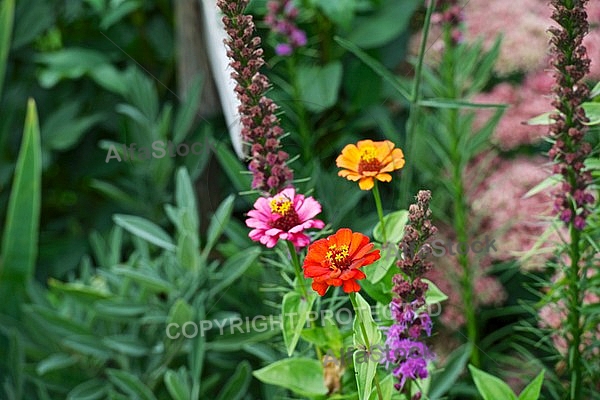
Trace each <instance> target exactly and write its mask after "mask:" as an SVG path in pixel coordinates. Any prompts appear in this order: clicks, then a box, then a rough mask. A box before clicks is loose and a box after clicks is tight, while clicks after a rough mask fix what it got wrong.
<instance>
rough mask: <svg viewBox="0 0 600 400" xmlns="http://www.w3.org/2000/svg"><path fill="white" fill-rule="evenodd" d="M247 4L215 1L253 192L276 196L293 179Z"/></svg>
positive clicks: (258, 38)
mask: <svg viewBox="0 0 600 400" xmlns="http://www.w3.org/2000/svg"><path fill="white" fill-rule="evenodd" d="M248 2H249V0H218V1H217V6H218V7H219V8H220V9H221V10H222V11H223V14H224V16H223V23H224V25H225V29H226V31H227V34H228V35H229V39H227V40H226V41H225V43H226V45H227V46H228V47H229V50H228V51H227V56H228V57H229V58H230V59H231V60H232V61H231V64H230V65H231V68H232V69H233V72H232V74H231V75H232V77H233V79H234V80H235V81H236V82H237V86H236V88H235V92H236V94H237V96H238V98H239V100H240V103H241V105H240V107H239V113H240V116H241V122H242V140H243V141H244V142H245V143H246V145H247V146H248V148H249V164H248V169H249V170H250V171H251V172H252V174H253V176H254V179H253V180H252V188H253V189H257V190H261V191H265V192H270V193H271V194H275V193H277V192H279V191H280V190H281V189H283V188H285V187H286V186H287V185H288V184H289V183H290V182H291V180H292V178H293V172H292V170H291V169H290V168H289V167H288V166H287V164H286V161H287V160H288V158H289V156H288V154H287V153H286V152H285V151H283V150H281V143H280V137H281V135H282V134H283V133H284V132H283V129H282V128H281V126H280V121H279V119H278V118H277V116H276V115H275V112H276V110H277V105H276V104H275V103H274V102H273V100H271V99H269V98H268V97H266V95H265V94H266V92H267V90H268V89H269V87H270V83H269V80H268V79H267V77H266V76H265V75H263V74H262V73H260V68H261V67H262V66H263V65H264V63H265V61H264V59H263V57H262V56H263V49H262V48H261V47H260V45H261V40H260V37H258V36H255V35H254V31H255V26H254V22H253V19H252V16H251V15H244V10H245V9H246V6H247V5H248Z"/></svg>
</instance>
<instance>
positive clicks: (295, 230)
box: [246, 188, 325, 248]
mask: <svg viewBox="0 0 600 400" xmlns="http://www.w3.org/2000/svg"><path fill="white" fill-rule="evenodd" d="M320 212H321V205H320V204H319V202H317V201H316V200H315V199H314V198H312V197H304V195H301V194H296V190H295V189H294V188H287V189H284V190H282V191H281V192H279V193H278V194H276V195H275V196H273V197H261V198H259V199H258V200H256V202H255V203H254V210H251V211H250V212H248V216H249V217H250V218H248V219H247V220H246V225H247V226H248V227H250V228H254V229H253V230H252V231H250V233H249V234H248V236H250V238H251V239H252V240H254V241H255V242H260V243H262V244H264V245H265V246H267V247H268V248H271V247H274V246H275V244H276V243H277V241H278V240H279V239H282V240H288V241H290V242H292V243H293V244H294V246H295V247H296V248H302V247H306V246H308V244H309V243H310V238H309V237H308V235H306V234H305V233H304V230H306V229H310V228H316V229H321V228H323V227H324V226H325V223H324V222H323V221H321V220H318V219H313V218H314V217H315V216H316V215H317V214H319V213H320Z"/></svg>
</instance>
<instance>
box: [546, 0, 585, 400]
mask: <svg viewBox="0 0 600 400" xmlns="http://www.w3.org/2000/svg"><path fill="white" fill-rule="evenodd" d="M586 3H587V0H552V1H551V5H552V7H553V13H552V19H553V20H554V21H555V22H556V23H557V24H558V26H555V27H552V28H550V33H551V34H552V38H551V41H550V43H551V52H552V66H553V67H554V76H555V79H556V85H555V86H554V95H555V98H554V101H553V102H552V105H553V106H554V107H555V108H556V109H557V111H558V112H557V113H555V114H553V115H552V117H551V118H552V119H553V120H554V123H553V124H552V125H551V127H550V136H551V138H552V139H553V140H554V145H553V147H552V149H551V150H550V152H549V156H550V159H551V160H552V161H554V163H555V164H554V172H555V173H557V174H560V175H562V177H563V183H562V185H561V188H560V190H559V191H557V192H556V193H555V196H556V197H555V203H554V206H555V211H556V212H557V213H558V215H559V217H560V219H561V220H562V221H563V222H564V223H565V224H566V226H567V227H568V229H569V240H570V243H568V247H567V252H568V255H569V259H570V260H569V263H570V264H569V265H568V266H567V268H566V271H565V272H566V274H565V275H566V277H567V279H566V281H565V283H564V285H565V288H566V293H567V299H566V300H567V312H568V317H567V321H568V324H567V333H566V340H567V342H568V355H567V365H568V370H569V373H570V387H569V398H570V399H572V400H574V399H581V398H582V393H583V382H582V379H583V371H582V367H583V366H582V358H581V353H580V350H581V349H580V346H581V342H582V335H583V322H582V315H581V304H582V301H583V294H584V293H583V290H582V288H581V287H580V281H581V275H582V271H581V270H580V264H581V261H582V255H583V250H584V244H583V243H582V235H581V233H582V232H581V231H582V230H583V229H584V228H585V225H586V217H587V216H588V215H589V213H590V211H589V209H588V207H589V206H590V205H591V204H592V203H594V201H595V200H594V197H593V196H592V195H591V194H590V193H589V192H588V190H587V189H588V186H589V185H590V183H591V180H592V177H591V174H590V173H589V172H585V171H584V161H585V159H586V157H587V156H588V155H589V153H590V152H591V146H590V144H589V143H587V142H585V141H584V140H583V139H584V135H585V132H586V126H585V124H584V123H585V122H586V121H587V118H586V116H585V112H584V110H583V108H582V106H581V104H582V103H583V102H584V101H585V100H586V99H587V97H588V96H589V89H588V88H587V86H586V85H585V83H583V81H582V80H583V78H584V77H585V75H586V74H587V73H588V72H589V65H590V60H589V58H588V57H587V51H586V49H585V47H584V46H583V45H582V42H583V39H584V37H585V35H586V34H587V33H588V29H589V25H588V21H587V14H586V8H585V6H586Z"/></svg>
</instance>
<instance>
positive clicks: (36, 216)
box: [0, 99, 42, 316]
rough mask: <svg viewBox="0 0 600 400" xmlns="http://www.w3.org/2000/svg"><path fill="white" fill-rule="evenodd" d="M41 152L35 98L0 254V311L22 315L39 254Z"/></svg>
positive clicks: (13, 187)
mask: <svg viewBox="0 0 600 400" xmlns="http://www.w3.org/2000/svg"><path fill="white" fill-rule="evenodd" d="M41 180H42V155H41V149H40V128H39V124H38V117H37V110H36V106H35V101H34V100H33V99H29V101H28V102H27V116H26V117H25V128H24V132H23V142H22V143H21V149H20V151H19V157H18V159H17V165H16V167H15V176H14V180H13V185H12V189H11V193H10V197H9V200H8V211H7V214H6V223H5V226H4V234H3V235H2V253H1V256H0V293H2V297H3V298H4V299H5V300H4V301H1V302H0V313H6V314H9V315H12V316H16V315H18V314H19V312H20V311H19V310H20V308H19V305H20V304H21V302H22V299H23V296H24V293H25V288H26V286H27V284H28V282H29V281H30V280H31V278H32V277H33V273H34V270H35V261H36V258H37V253H38V250H37V248H38V229H39V224H40V206H41Z"/></svg>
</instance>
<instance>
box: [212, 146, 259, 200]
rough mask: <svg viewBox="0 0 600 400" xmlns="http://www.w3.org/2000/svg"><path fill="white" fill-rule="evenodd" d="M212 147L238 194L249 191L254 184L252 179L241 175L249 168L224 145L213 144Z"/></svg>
mask: <svg viewBox="0 0 600 400" xmlns="http://www.w3.org/2000/svg"><path fill="white" fill-rule="evenodd" d="M211 147H213V149H214V151H215V155H216V156H217V160H219V164H221V167H222V168H223V170H224V171H225V174H226V175H227V178H229V181H230V182H231V183H232V184H233V187H234V188H235V190H236V191H238V192H243V191H245V190H248V189H249V188H250V185H251V183H252V177H251V176H250V175H245V174H242V173H241V172H242V171H247V170H248V168H246V167H245V166H244V164H242V162H241V161H240V160H239V159H238V158H237V157H236V156H235V154H233V152H232V151H231V150H230V149H229V148H228V147H227V145H225V144H224V143H217V144H214V143H211Z"/></svg>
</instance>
